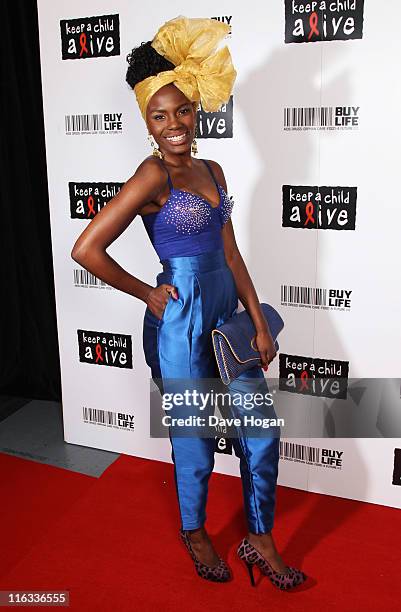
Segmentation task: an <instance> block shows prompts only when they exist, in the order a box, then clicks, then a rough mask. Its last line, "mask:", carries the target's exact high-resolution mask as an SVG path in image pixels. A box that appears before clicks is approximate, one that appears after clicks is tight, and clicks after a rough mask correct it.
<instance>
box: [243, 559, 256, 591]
mask: <svg viewBox="0 0 401 612" xmlns="http://www.w3.org/2000/svg"><path fill="white" fill-rule="evenodd" d="M245 563H246V566H247V568H248V572H249V578H250V579H251V585H252V586H256V585H255V578H254V577H253V565H252V563H248V561H245Z"/></svg>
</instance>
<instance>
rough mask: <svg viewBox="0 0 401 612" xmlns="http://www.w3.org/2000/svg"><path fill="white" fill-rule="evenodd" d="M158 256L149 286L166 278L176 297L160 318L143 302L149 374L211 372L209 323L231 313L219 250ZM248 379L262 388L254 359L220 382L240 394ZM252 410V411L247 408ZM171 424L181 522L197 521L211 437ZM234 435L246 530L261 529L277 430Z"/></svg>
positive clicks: (230, 290)
mask: <svg viewBox="0 0 401 612" xmlns="http://www.w3.org/2000/svg"><path fill="white" fill-rule="evenodd" d="M161 264H162V265H163V271H162V272H160V273H159V274H158V275H157V279H156V280H157V286H159V285H160V284H161V283H170V284H172V285H174V286H175V287H176V288H177V291H178V299H177V300H175V299H174V298H173V297H169V300H168V302H167V305H166V307H165V309H164V312H163V315H162V318H161V319H158V318H157V317H156V316H155V315H154V314H153V313H152V312H151V311H150V309H149V308H148V307H147V308H146V311H145V315H144V321H143V323H144V324H143V348H144V352H145V359H146V363H147V364H148V365H149V367H150V368H151V374H152V377H153V378H155V379H161V380H164V381H168V380H169V379H175V380H176V379H191V378H196V379H202V378H214V379H217V378H219V374H218V369H217V363H216V359H215V355H214V351H213V345H212V340H211V330H212V329H213V328H214V327H216V326H218V325H220V324H222V323H224V322H225V321H226V320H227V319H228V318H229V317H231V316H232V315H233V314H234V313H235V312H236V310H237V306H238V295H237V291H236V285H235V281H234V277H233V274H232V271H231V269H230V268H229V266H228V264H227V262H226V259H225V255H224V250H223V249H220V250H217V251H210V252H206V253H202V254H200V255H190V256H185V257H184V256H183V257H171V258H168V259H164V260H161ZM251 379H253V380H251ZM250 383H251V385H255V386H253V387H252V389H254V390H257V392H258V393H261V392H262V393H268V392H269V389H268V387H267V384H266V382H265V377H264V375H263V371H262V369H261V367H260V366H254V367H253V368H251V369H249V370H247V371H246V372H245V373H243V374H241V375H240V376H239V377H238V378H236V379H235V380H234V381H232V382H231V383H230V384H229V385H228V386H227V387H225V390H226V391H227V389H228V391H229V393H235V394H236V395H237V398H238V397H244V394H248V397H249V392H250V386H249V385H250ZM238 394H242V396H241V395H238ZM244 406H245V403H244V405H242V402H238V401H237V402H236V405H231V407H230V408H229V410H230V411H231V412H230V415H229V416H232V417H240V416H241V415H242V416H243V415H244V414H245V412H246V413H248V410H246V409H245V407H244ZM184 410H185V407H184ZM256 410H257V409H256ZM269 411H270V412H269V417H270V418H275V416H276V415H275V412H274V407H273V406H272V407H271V408H270V409H269ZM252 413H253V414H254V415H255V408H254V409H253V410H252ZM181 414H183V412H182V409H181ZM256 416H258V414H257V412H256ZM259 416H260V415H259ZM263 417H264V418H266V407H264V408H263ZM171 431H172V430H171V428H170V430H169V437H170V441H171V446H172V453H171V458H172V461H173V463H174V477H175V486H176V492H177V497H178V504H179V509H180V515H181V528H182V529H184V530H190V529H197V528H199V527H201V526H202V525H203V524H204V522H205V520H206V501H207V491H208V481H209V477H210V475H211V472H212V470H213V467H214V452H215V439H214V438H212V437H200V436H192V437H183V436H181V435H180V436H179V435H177V436H176V435H173V434H172V433H171ZM247 432H248V430H247ZM216 435H217V434H216ZM236 436H237V437H232V443H233V448H234V451H235V454H236V455H237V456H238V457H239V459H240V474H241V479H242V489H243V498H244V506H245V514H246V519H247V523H248V528H249V531H250V532H252V533H256V534H259V533H268V532H269V531H270V530H271V529H272V527H273V518H274V508H275V492H276V482H277V475H278V460H279V437H278V436H279V433H278V434H277V435H275V437H272V436H270V437H268V436H267V435H263V434H257V435H255V436H253V435H252V437H249V436H248V435H247V434H246V432H245V433H244V429H240V430H239V432H237V434H236Z"/></svg>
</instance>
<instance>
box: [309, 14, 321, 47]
mask: <svg viewBox="0 0 401 612" xmlns="http://www.w3.org/2000/svg"><path fill="white" fill-rule="evenodd" d="M317 24H318V17H317V13H316V11H313V13H311V14H310V17H309V25H310V32H309V34H308V40H310V39H311V38H312V34H316V36H319V30H318V29H317Z"/></svg>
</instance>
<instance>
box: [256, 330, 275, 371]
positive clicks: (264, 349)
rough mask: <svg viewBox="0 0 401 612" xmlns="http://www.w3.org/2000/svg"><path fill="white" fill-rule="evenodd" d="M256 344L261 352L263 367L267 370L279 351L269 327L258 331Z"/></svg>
mask: <svg viewBox="0 0 401 612" xmlns="http://www.w3.org/2000/svg"><path fill="white" fill-rule="evenodd" d="M255 346H256V347H257V349H258V351H259V353H260V359H261V362H262V363H261V367H262V368H263V369H264V370H267V368H268V366H269V363H270V362H271V361H273V359H274V358H275V356H276V354H277V351H276V347H275V346H274V340H273V338H272V336H271V333H270V331H269V329H266V330H264V331H258V332H256V336H255Z"/></svg>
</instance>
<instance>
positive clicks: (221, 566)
mask: <svg viewBox="0 0 401 612" xmlns="http://www.w3.org/2000/svg"><path fill="white" fill-rule="evenodd" d="M180 537H181V540H182V541H183V542H184V544H185V546H186V547H187V549H188V552H189V554H190V555H191V557H192V560H193V562H194V563H195V569H196V571H197V573H198V576H200V577H201V578H205V580H212V581H213V582H228V580H230V579H231V571H230V568H229V567H228V565H227V564H226V563H225V562H224V561H223V559H221V558H220V557H219V563H218V564H217V565H216V566H215V567H210V565H206V563H202V562H201V561H199V559H198V558H197V557H196V555H195V553H194V551H193V549H192V546H191V541H190V539H189V537H188V533H187V532H186V531H183V530H182V529H180Z"/></svg>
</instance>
